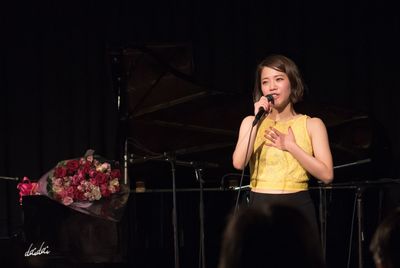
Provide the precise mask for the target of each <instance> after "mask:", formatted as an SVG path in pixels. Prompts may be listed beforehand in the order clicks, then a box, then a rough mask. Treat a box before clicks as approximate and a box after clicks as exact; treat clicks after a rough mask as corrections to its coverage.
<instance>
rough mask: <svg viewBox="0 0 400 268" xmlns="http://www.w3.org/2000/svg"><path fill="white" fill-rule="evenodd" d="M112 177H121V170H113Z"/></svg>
mask: <svg viewBox="0 0 400 268" xmlns="http://www.w3.org/2000/svg"><path fill="white" fill-rule="evenodd" d="M111 178H118V179H119V178H121V171H120V170H119V169H113V170H111Z"/></svg>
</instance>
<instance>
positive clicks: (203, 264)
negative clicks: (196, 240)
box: [195, 168, 206, 268]
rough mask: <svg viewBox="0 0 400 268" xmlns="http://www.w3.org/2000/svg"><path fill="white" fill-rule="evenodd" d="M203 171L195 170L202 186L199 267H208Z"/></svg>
mask: <svg viewBox="0 0 400 268" xmlns="http://www.w3.org/2000/svg"><path fill="white" fill-rule="evenodd" d="M202 171H203V170H202V169H201V168H195V173H196V179H197V180H198V181H199V185H200V191H199V193H200V196H199V197H200V201H199V218H200V249H199V250H200V252H199V267H203V268H205V267H206V255H205V244H204V199H203V182H204V181H203V178H202Z"/></svg>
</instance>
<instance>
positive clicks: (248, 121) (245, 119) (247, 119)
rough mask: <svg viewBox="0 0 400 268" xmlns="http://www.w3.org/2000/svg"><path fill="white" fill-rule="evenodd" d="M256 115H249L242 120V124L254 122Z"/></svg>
mask: <svg viewBox="0 0 400 268" xmlns="http://www.w3.org/2000/svg"><path fill="white" fill-rule="evenodd" d="M254 118H255V116H254V115H248V116H246V117H245V118H243V120H242V125H249V124H252V123H253V121H254Z"/></svg>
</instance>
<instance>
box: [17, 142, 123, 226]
mask: <svg viewBox="0 0 400 268" xmlns="http://www.w3.org/2000/svg"><path fill="white" fill-rule="evenodd" d="M93 153H94V151H93V150H88V151H87V152H86V154H85V156H83V157H80V158H76V159H69V160H63V161H60V162H58V164H57V165H56V166H55V167H54V168H53V169H52V170H50V171H49V172H47V173H46V174H45V175H44V176H42V177H41V178H40V179H39V180H38V182H36V183H35V182H30V181H29V179H28V178H27V177H24V178H23V181H22V182H21V183H19V184H18V186H17V188H18V189H19V191H20V197H21V198H20V202H22V196H25V195H37V194H41V195H46V196H48V197H49V198H51V199H53V200H55V201H58V202H59V203H61V204H63V205H65V206H68V207H70V208H73V209H75V210H77V211H80V212H82V213H85V214H89V215H92V216H96V217H100V218H105V219H109V220H114V221H119V220H120V218H121V217H122V213H123V209H124V207H125V205H126V203H127V201H128V197H129V186H128V185H126V184H122V183H121V171H120V169H119V165H118V162H116V161H109V160H106V159H104V158H102V157H100V156H95V155H94V154H93Z"/></svg>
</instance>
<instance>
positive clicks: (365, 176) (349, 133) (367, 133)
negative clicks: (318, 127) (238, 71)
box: [25, 44, 393, 267]
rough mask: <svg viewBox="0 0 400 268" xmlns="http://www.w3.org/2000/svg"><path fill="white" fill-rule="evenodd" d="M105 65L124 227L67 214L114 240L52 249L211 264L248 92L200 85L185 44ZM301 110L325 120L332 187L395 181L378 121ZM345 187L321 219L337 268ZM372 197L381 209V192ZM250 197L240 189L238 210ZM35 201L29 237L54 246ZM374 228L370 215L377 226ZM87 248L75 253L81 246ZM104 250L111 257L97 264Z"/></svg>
mask: <svg viewBox="0 0 400 268" xmlns="http://www.w3.org/2000/svg"><path fill="white" fill-rule="evenodd" d="M109 59H110V70H111V77H112V85H113V89H114V90H115V92H116V95H117V96H118V109H119V114H120V118H119V119H120V128H119V136H120V144H119V147H120V153H121V155H123V156H124V161H125V163H124V164H125V170H124V171H125V173H126V174H127V175H128V176H127V179H128V180H129V183H130V185H131V191H132V194H131V196H130V199H129V202H128V207H127V209H126V211H125V215H124V218H123V219H122V221H121V222H120V223H104V222H102V221H100V222H98V221H97V220H93V222H92V223H90V221H91V220H88V219H86V218H85V217H86V216H82V215H80V216H78V217H77V218H76V219H75V218H74V216H71V215H70V214H71V213H72V214H73V213H77V212H73V211H67V212H66V211H65V210H59V212H60V213H63V217H67V216H65V213H69V214H68V217H67V218H68V219H69V220H70V221H71V222H80V223H81V222H86V223H87V224H89V227H87V229H86V230H92V231H93V230H97V229H96V228H95V227H96V226H103V227H104V226H109V228H108V234H107V236H106V238H107V237H108V239H110V237H114V238H115V239H112V240H108V241H111V242H112V243H109V244H108V245H109V247H107V246H105V244H102V243H99V241H98V240H97V239H95V237H96V236H91V237H90V239H89V240H88V242H87V243H89V244H91V245H92V246H91V247H89V248H90V252H89V253H90V254H89V253H88V255H90V256H82V254H80V255H79V256H78V257H79V258H78V257H77V256H76V253H75V252H73V251H71V250H69V249H68V248H67V247H66V246H65V244H63V243H59V242H57V238H55V237H53V238H54V241H53V245H59V246H58V247H57V246H56V248H55V250H56V251H58V252H59V255H62V256H63V258H64V259H65V258H68V257H69V256H72V257H73V258H75V259H77V260H78V261H81V262H87V261H93V258H92V259H91V257H93V256H95V257H96V258H97V261H99V262H115V261H116V260H117V261H118V262H124V263H128V264H134V265H136V266H137V267H160V265H163V267H173V266H174V264H175V265H176V262H177V257H178V261H179V262H180V264H181V265H182V267H196V266H199V263H204V262H205V261H207V266H209V267H215V266H216V264H217V260H218V254H219V247H220V240H221V235H222V231H223V228H224V226H225V224H226V220H227V217H228V215H229V214H230V213H231V211H232V208H233V206H234V205H235V200H236V199H237V197H238V191H237V190H235V189H237V188H235V186H237V185H238V184H239V179H240V176H241V174H240V173H239V172H238V171H237V170H235V169H234V168H233V167H232V163H231V162H232V161H231V155H232V152H233V149H234V146H235V143H236V139H237V135H238V130H239V126H240V122H241V120H242V118H243V117H244V116H246V115H248V114H251V112H252V110H253V107H252V103H251V92H250V90H249V92H246V93H243V92H239V93H238V92H229V91H226V90H223V89H215V88H212V89H210V87H208V86H206V85H204V84H203V83H201V82H199V81H198V80H196V79H195V77H196V76H195V67H196V66H195V62H194V60H193V55H192V51H191V47H190V46H188V45H187V44H151V45H143V44H141V45H133V46H131V47H124V48H116V49H112V50H110V53H109ZM296 108H297V110H298V111H299V112H301V113H306V114H308V115H310V116H317V117H320V118H321V119H322V120H323V121H324V122H325V124H326V125H327V128H328V134H329V138H330V145H331V149H332V154H333V158H334V165H335V183H343V185H347V186H352V185H359V184H361V183H363V182H366V181H373V180H378V179H380V178H389V177H391V175H392V173H391V172H392V164H393V163H392V160H391V158H390V155H391V152H390V149H391V148H390V144H389V143H388V141H387V138H386V137H385V135H384V133H382V132H381V131H377V129H379V124H378V122H377V121H376V120H374V118H371V117H370V116H369V115H368V114H365V113H363V112H359V111H353V110H349V109H346V108H344V107H338V106H335V105H334V104H327V103H318V102H315V101H311V100H307V98H306V100H305V101H304V102H302V103H300V104H299V105H298V106H297V107H296ZM382 167H384V168H382ZM198 170H201V177H200V178H199V176H198V175H199V174H198V173H197V171H198ZM247 174H248V170H246V171H245V176H244V177H243V179H244V180H243V184H242V185H243V186H245V185H247V184H248V176H247ZM310 183H311V187H315V188H314V189H316V190H315V191H311V193H312V197H313V198H314V200H315V203H316V207H318V206H320V204H321V200H320V198H321V195H320V191H319V190H320V188H319V187H320V186H319V184H318V183H317V182H316V180H311V182H310ZM342 189H345V187H342V188H341V190H337V191H335V190H334V189H333V190H332V189H331V190H330V192H329V194H328V196H324V198H325V199H328V201H327V202H326V203H325V209H326V211H324V212H323V213H326V214H327V218H326V219H325V221H328V228H331V229H328V233H330V234H331V235H332V237H329V236H328V237H327V238H326V239H327V252H328V253H327V259H328V260H329V259H331V261H332V263H333V264H334V265H333V266H332V267H334V266H336V267H341V266H343V265H344V263H346V261H347V256H345V255H343V256H338V255H337V254H336V253H332V256H330V255H329V254H330V253H329V252H334V250H335V249H336V248H343V246H347V244H346V243H347V242H348V236H349V231H350V228H349V226H350V225H351V218H352V213H353V211H352V210H351V208H352V205H353V203H354V202H353V201H354V192H353V191H352V190H351V189H352V188H351V187H349V188H348V189H350V190H344V191H343V190H342ZM174 195H175V196H176V200H174ZM366 196H368V194H367V195H366ZM370 196H371V198H370V199H371V200H372V201H371V202H372V203H373V204H376V203H377V202H376V196H377V194H376V191H374V192H373V193H371V194H370ZM245 197H246V190H243V192H242V195H241V196H240V198H241V199H240V202H241V204H242V203H244V202H245V201H246V198H245ZM325 201H326V200H325ZM34 202H47V203H49V201H43V200H42V201H37V200H35V201H31V202H30V203H29V201H28V202H27V203H28V205H27V206H26V207H25V211H26V215H27V218H28V222H29V229H28V230H27V232H28V234H30V238H31V240H34V241H39V240H40V237H43V236H45V237H46V239H47V240H48V241H51V238H50V237H51V236H49V232H51V230H50V231H49V230H44V229H43V228H42V229H40V228H39V229H40V230H38V229H34V228H33V226H35V221H32V219H33V218H35V217H37V216H35V215H37V213H40V212H38V211H37V210H35V207H37V206H38V205H39V204H35V203H34ZM367 202H369V201H368V200H366V203H367ZM29 204H30V205H29ZM55 206H58V204H57V205H55ZM371 207H372V208H374V209H373V210H371V214H373V213H375V212H376V211H377V210H378V207H377V206H375V205H373V206H371ZM174 209H175V212H176V216H177V222H176V224H174V217H173V216H174ZM55 210H57V209H55ZM319 212H320V213H321V210H320V211H319ZM35 213H36V214H35ZM368 216H369V215H368ZM71 217H72V218H71ZM84 218H85V219H84ZM343 218H345V219H343ZM376 221H377V219H376V217H375V216H374V218H373V221H372V222H373V223H371V225H374V224H376ZM88 222H89V223H88ZM325 223H326V222H325ZM36 224H37V225H40V224H38V223H36ZM90 226H92V227H90ZM93 226H94V227H93ZM106 229H107V228H106ZM69 231H70V232H78V231H79V230H69ZM175 231H176V233H175ZM46 233H47V236H46ZM202 234H203V235H204V239H203V240H202V238H201V237H202ZM333 237H334V239H333ZM331 238H332V239H331ZM176 243H177V244H176ZM78 244H79V243H78ZM82 245H83V244H82ZM82 245H81V246H80V247H78V248H84V247H83V246H82ZM96 245H97V247H96ZM177 250H179V256H177V255H176V252H177ZM81 252H82V251H81ZM101 252H103V253H104V252H106V253H107V254H108V255H107V254H106V256H108V257H107V258H101V257H99V256H101V255H102V254H101ZM103 257H104V255H103ZM175 267H176V266H175Z"/></svg>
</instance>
